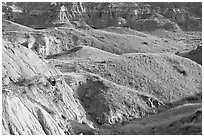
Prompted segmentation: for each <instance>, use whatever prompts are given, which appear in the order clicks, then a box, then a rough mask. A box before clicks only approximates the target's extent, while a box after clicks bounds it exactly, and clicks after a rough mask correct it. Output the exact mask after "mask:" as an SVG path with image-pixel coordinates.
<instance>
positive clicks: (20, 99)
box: [2, 41, 86, 135]
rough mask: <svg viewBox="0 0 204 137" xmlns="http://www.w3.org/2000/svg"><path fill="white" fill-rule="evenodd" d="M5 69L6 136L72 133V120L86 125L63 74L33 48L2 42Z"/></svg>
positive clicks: (4, 116)
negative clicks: (55, 79) (54, 82)
mask: <svg viewBox="0 0 204 137" xmlns="http://www.w3.org/2000/svg"><path fill="white" fill-rule="evenodd" d="M2 66H3V70H2V81H3V85H2V86H3V87H2V88H3V91H2V96H3V134H50V135H53V134H72V131H71V130H72V129H71V127H70V126H69V120H76V121H79V122H80V121H82V119H83V122H86V112H85V111H84V109H83V107H82V106H81V104H80V103H79V102H77V100H76V99H75V98H74V97H73V91H72V89H71V88H70V87H69V86H68V85H67V84H66V83H65V81H64V80H63V79H60V77H59V76H60V75H61V73H60V72H59V71H58V70H56V69H54V68H53V67H51V66H49V65H48V64H47V63H46V62H45V61H43V60H42V59H40V58H39V57H38V56H37V54H35V53H34V52H32V51H31V50H30V49H27V48H25V47H23V46H22V45H18V44H12V43H10V42H7V41H3V64H2ZM58 75H59V76H58ZM51 76H54V77H58V79H59V81H58V82H57V83H56V85H55V86H52V85H51V84H50V82H49V81H48V78H49V77H51Z"/></svg>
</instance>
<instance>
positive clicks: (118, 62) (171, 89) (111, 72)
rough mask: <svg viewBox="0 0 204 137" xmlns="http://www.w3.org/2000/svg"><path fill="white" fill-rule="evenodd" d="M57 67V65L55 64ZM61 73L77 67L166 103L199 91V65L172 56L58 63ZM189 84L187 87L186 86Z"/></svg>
mask: <svg viewBox="0 0 204 137" xmlns="http://www.w3.org/2000/svg"><path fill="white" fill-rule="evenodd" d="M58 63H59V64H60V62H58ZM60 65H61V69H62V71H65V72H66V71H69V69H68V68H71V67H73V65H74V66H77V69H78V70H80V69H82V70H83V71H86V72H91V73H94V74H98V75H100V76H101V77H104V78H106V79H107V80H110V81H112V82H114V83H117V84H120V85H123V86H128V87H130V88H133V89H136V90H139V91H141V92H145V93H149V94H151V95H155V96H156V97H158V98H159V99H161V100H162V101H166V102H170V101H175V100H178V99H181V98H183V97H186V96H191V95H194V94H196V93H200V92H201V90H202V89H201V87H202V85H201V81H202V80H201V66H200V65H198V64H197V63H195V62H193V61H191V60H189V59H185V58H182V57H178V56H176V55H173V54H166V53H165V54H142V53H141V54H126V55H121V56H119V57H117V58H112V59H108V60H104V61H101V62H94V61H92V62H75V63H69V64H60ZM189 85H190V86H189Z"/></svg>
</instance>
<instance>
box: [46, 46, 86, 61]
mask: <svg viewBox="0 0 204 137" xmlns="http://www.w3.org/2000/svg"><path fill="white" fill-rule="evenodd" d="M82 48H83V47H74V48H73V49H70V50H67V51H65V52H62V53H57V54H52V55H48V56H47V57H46V58H45V59H55V58H57V57H60V56H63V55H67V54H70V53H73V52H77V51H79V50H80V49H82Z"/></svg>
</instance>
